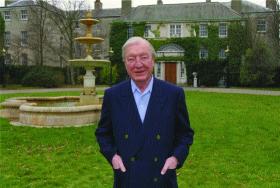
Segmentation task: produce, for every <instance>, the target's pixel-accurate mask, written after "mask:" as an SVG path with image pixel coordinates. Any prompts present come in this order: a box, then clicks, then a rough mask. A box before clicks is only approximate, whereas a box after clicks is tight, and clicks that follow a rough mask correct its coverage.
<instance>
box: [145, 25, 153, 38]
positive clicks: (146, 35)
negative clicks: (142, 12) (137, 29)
mask: <svg viewBox="0 0 280 188" xmlns="http://www.w3.org/2000/svg"><path fill="white" fill-rule="evenodd" d="M151 30H152V27H151V25H146V26H145V31H144V37H146V38H147V37H149V31H151Z"/></svg>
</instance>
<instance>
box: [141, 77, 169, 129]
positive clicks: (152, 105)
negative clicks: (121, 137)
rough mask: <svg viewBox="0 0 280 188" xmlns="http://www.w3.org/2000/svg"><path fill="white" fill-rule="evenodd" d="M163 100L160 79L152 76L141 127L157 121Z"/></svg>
mask: <svg viewBox="0 0 280 188" xmlns="http://www.w3.org/2000/svg"><path fill="white" fill-rule="evenodd" d="M165 101H166V96H165V95H164V94H163V91H162V88H161V85H160V81H159V80H157V79H156V78H154V85H153V89H152V93H151V97H150V100H149V104H148V107H147V111H146V115H145V119H144V122H143V127H144V128H145V129H146V128H148V127H150V126H153V124H154V122H157V120H158V118H160V117H159V116H160V114H161V110H162V109H163V106H164V104H165Z"/></svg>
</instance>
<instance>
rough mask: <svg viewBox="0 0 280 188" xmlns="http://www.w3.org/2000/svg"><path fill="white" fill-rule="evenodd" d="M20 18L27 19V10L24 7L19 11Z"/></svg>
mask: <svg viewBox="0 0 280 188" xmlns="http://www.w3.org/2000/svg"><path fill="white" fill-rule="evenodd" d="M20 15H21V16H20V18H21V20H28V11H27V10H26V9H24V10H21V11H20Z"/></svg>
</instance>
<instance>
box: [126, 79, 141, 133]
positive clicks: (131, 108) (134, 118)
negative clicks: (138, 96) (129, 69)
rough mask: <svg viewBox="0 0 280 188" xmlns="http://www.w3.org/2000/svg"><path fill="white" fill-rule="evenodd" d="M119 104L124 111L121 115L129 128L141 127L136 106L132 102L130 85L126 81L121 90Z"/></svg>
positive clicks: (133, 101)
mask: <svg viewBox="0 0 280 188" xmlns="http://www.w3.org/2000/svg"><path fill="white" fill-rule="evenodd" d="M121 103H122V106H123V108H122V109H124V110H126V111H125V112H124V113H123V114H124V116H125V118H128V120H129V124H130V125H131V126H136V127H135V128H139V127H141V124H142V122H141V119H140V116H139V113H138V110H137V106H136V103H135V100H134V96H133V94H132V91H131V83H130V80H128V81H127V82H126V83H125V85H124V87H123V88H122V90H121Z"/></svg>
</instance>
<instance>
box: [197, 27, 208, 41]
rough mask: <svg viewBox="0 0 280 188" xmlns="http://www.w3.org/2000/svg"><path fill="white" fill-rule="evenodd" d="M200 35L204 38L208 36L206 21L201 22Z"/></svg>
mask: <svg viewBox="0 0 280 188" xmlns="http://www.w3.org/2000/svg"><path fill="white" fill-rule="evenodd" d="M199 37H203V38H207V37H208V24H206V23H203V24H199Z"/></svg>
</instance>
